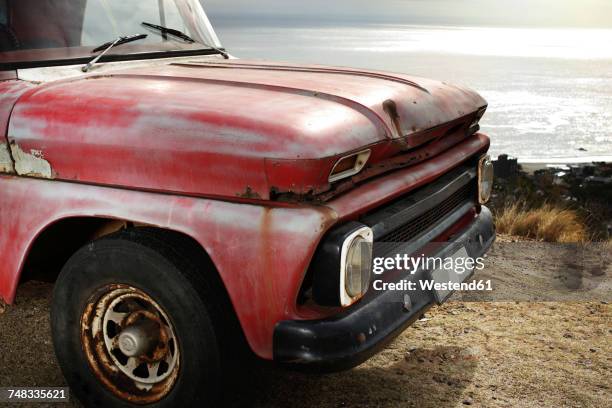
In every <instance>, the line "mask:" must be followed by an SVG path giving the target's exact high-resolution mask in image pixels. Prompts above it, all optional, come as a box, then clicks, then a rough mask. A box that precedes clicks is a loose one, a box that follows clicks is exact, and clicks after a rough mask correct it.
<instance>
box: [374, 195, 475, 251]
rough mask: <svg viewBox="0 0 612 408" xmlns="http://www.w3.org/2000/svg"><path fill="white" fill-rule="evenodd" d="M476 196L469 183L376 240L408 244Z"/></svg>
mask: <svg viewBox="0 0 612 408" xmlns="http://www.w3.org/2000/svg"><path fill="white" fill-rule="evenodd" d="M475 195H476V190H475V185H474V183H469V184H466V185H464V186H463V187H461V188H460V189H459V190H457V191H456V192H454V193H453V194H452V195H451V196H450V197H448V198H446V199H445V200H443V201H442V202H440V203H439V204H438V205H437V206H435V207H433V208H431V209H429V210H427V211H425V212H424V213H423V214H421V215H419V216H417V217H416V218H414V219H412V220H411V221H409V222H407V223H406V224H404V225H402V226H400V227H399V228H397V229H395V230H393V231H391V232H389V233H387V234H385V235H384V236H382V237H380V238H378V239H377V241H378V242H409V241H411V240H413V239H414V238H416V237H417V236H419V235H420V234H422V233H423V232H425V231H427V230H429V229H430V228H431V227H433V226H434V225H435V224H437V223H438V222H440V221H441V220H442V219H443V218H444V217H445V216H447V215H448V214H450V213H451V212H453V211H454V210H455V209H457V208H459V207H460V206H461V205H463V204H464V203H465V202H466V201H469V200H471V199H473V197H475Z"/></svg>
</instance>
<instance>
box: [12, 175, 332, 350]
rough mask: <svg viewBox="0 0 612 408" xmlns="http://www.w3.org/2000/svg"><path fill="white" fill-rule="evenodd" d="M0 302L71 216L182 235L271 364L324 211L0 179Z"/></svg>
mask: <svg viewBox="0 0 612 408" xmlns="http://www.w3.org/2000/svg"><path fill="white" fill-rule="evenodd" d="M0 191H2V194H0V224H1V225H2V233H1V234H0V253H2V254H5V255H6V254H11V256H5V257H4V258H3V261H2V262H1V263H0V297H2V298H3V299H4V300H5V301H7V302H9V303H10V302H12V301H13V300H14V296H15V290H16V287H17V283H18V278H19V273H20V270H21V267H22V265H23V261H24V259H25V257H26V255H27V253H28V250H29V246H30V244H31V243H32V241H33V240H34V239H35V237H36V236H37V235H38V234H39V233H40V232H41V231H42V230H43V229H44V228H45V227H47V226H48V225H50V224H51V223H53V222H55V221H57V220H60V219H64V218H69V217H74V216H99V217H108V218H117V219H127V220H132V221H134V222H139V223H144V224H149V225H155V226H159V227H161V228H167V229H171V230H175V231H180V232H183V233H185V234H187V235H189V236H191V237H193V238H194V239H195V240H196V241H198V242H199V243H200V244H201V245H202V246H203V247H204V248H205V249H206V250H207V252H208V254H209V255H210V257H211V258H212V260H213V262H214V263H215V265H216V267H217V269H218V271H219V274H220V275H221V278H222V280H223V282H224V284H225V286H226V288H227V290H228V293H229V294H230V297H231V300H232V302H233V304H234V307H235V309H236V311H237V314H238V318H239V320H240V322H241V324H242V327H243V329H244V331H245V335H246V337H247V339H248V341H249V344H250V345H251V347H252V349H253V351H254V352H255V353H257V354H258V355H260V356H261V357H264V358H271V356H272V333H273V330H274V325H275V324H276V322H277V321H279V320H281V319H287V318H299V313H298V311H297V310H296V301H295V300H296V298H297V294H298V290H299V286H300V284H301V281H302V278H303V275H304V272H305V270H306V269H307V266H308V264H309V262H310V258H311V256H312V253H313V252H314V249H315V247H316V245H317V243H318V241H319V238H320V236H321V235H322V234H323V233H324V231H325V230H326V229H327V228H329V226H330V225H331V224H332V223H333V222H335V215H334V214H333V212H332V211H330V210H328V209H325V208H319V209H317V208H267V207H262V206H255V205H248V204H236V203H229V202H223V201H217V200H208V199H198V198H189V197H179V196H169V195H164V194H154V193H145V192H137V191H130V190H118V189H113V188H107V187H96V186H87V185H81V184H75V183H65V182H60V181H50V180H41V179H35V178H24V177H17V176H1V175H0Z"/></svg>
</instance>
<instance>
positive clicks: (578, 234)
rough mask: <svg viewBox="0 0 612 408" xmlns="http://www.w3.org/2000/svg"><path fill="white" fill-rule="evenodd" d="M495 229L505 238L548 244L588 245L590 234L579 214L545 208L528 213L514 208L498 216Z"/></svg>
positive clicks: (504, 210) (544, 206)
mask: <svg viewBox="0 0 612 408" xmlns="http://www.w3.org/2000/svg"><path fill="white" fill-rule="evenodd" d="M495 225H496V227H497V231H498V232H499V233H501V234H510V235H516V236H520V237H526V238H533V239H537V240H539V241H546V242H584V241H586V240H587V239H588V232H587V228H586V226H585V224H584V222H583V221H582V220H581V218H580V217H579V216H578V214H577V213H576V212H575V211H572V210H567V209H562V208H558V207H553V206H552V205H549V204H545V205H543V206H542V207H540V208H536V209H528V208H526V207H525V205H522V204H516V203H515V204H512V205H509V206H507V207H505V208H504V209H503V210H502V211H501V212H500V213H499V214H497V217H496V221H495Z"/></svg>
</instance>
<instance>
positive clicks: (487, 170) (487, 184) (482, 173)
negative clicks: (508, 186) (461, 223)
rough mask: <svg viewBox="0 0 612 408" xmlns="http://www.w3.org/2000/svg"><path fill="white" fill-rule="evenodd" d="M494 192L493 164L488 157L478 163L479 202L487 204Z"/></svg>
mask: <svg viewBox="0 0 612 408" xmlns="http://www.w3.org/2000/svg"><path fill="white" fill-rule="evenodd" d="M492 192H493V163H492V162H491V158H490V157H489V156H488V155H487V156H484V157H482V158H481V159H480V161H479V162H478V202H479V203H480V204H486V203H487V202H488V201H489V199H490V198H491V193H492Z"/></svg>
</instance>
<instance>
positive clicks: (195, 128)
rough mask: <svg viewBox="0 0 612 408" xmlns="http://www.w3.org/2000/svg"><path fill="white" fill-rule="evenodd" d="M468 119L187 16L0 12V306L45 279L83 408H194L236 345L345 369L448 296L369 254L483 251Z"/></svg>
mask: <svg viewBox="0 0 612 408" xmlns="http://www.w3.org/2000/svg"><path fill="white" fill-rule="evenodd" d="M486 107H487V104H486V101H485V100H484V99H483V98H482V97H481V96H479V95H478V94H477V93H476V92H474V91H471V90H469V89H467V88H465V87H461V86H455V85H451V84H447V83H443V82H440V81H435V80H430V79H425V78H418V77H413V76H410V75H406V74H396V73H388V72H380V71H372V70H364V69H356V68H344V67H329V66H319V65H302V64H291V63H281V62H270V61H264V60H242V59H239V58H237V57H235V56H233V55H231V50H226V49H225V48H224V47H223V45H222V43H221V42H220V40H219V38H218V37H217V35H216V34H215V32H214V29H213V27H212V25H211V23H210V21H209V19H208V18H207V16H206V13H205V11H204V9H203V7H202V4H201V2H200V1H199V0H159V1H158V0H155V1H153V0H139V1H126V0H123V1H119V0H77V1H64V0H44V1H41V0H36V1H34V0H19V1H17V0H0V131H1V132H2V135H0V225H2V229H0V251H1V252H2V253H3V254H4V261H3V263H2V264H1V265H0V298H2V299H3V300H4V301H5V302H7V303H9V304H10V303H12V302H13V301H14V299H15V293H16V290H17V287H18V285H19V282H20V281H22V280H23V279H27V278H28V276H31V275H32V274H42V275H44V276H45V277H46V278H49V279H52V280H53V281H55V289H54V295H53V304H52V310H51V321H52V331H53V341H54V346H55V350H56V355H57V357H58V361H59V363H60V366H61V368H62V371H63V373H64V376H65V377H66V380H67V382H68V384H69V385H70V387H71V390H72V392H73V393H74V394H75V395H76V396H77V398H78V399H79V400H81V401H82V403H83V404H84V405H85V406H138V405H151V406H160V407H161V406H175V405H177V404H188V405H195V404H211V405H212V404H214V402H213V401H214V400H215V395H216V394H217V391H218V389H219V382H220V381H222V379H223V377H224V373H227V372H228V371H230V372H231V368H230V367H235V365H233V363H236V362H237V363H238V364H240V362H241V361H242V360H241V358H242V357H238V356H242V354H241V353H238V351H237V350H238V349H244V351H245V352H246V353H248V354H252V355H255V356H257V357H258V358H261V359H264V360H271V361H274V362H277V363H279V364H283V365H289V366H291V367H294V368H308V369H313V368H314V369H318V370H325V371H330V370H340V369H349V368H351V367H354V366H356V365H358V364H360V363H361V362H363V361H365V360H366V359H367V358H368V357H370V356H371V355H373V354H374V353H376V351H378V350H380V348H381V347H384V345H385V344H387V343H388V342H389V341H391V340H392V339H393V338H394V337H395V336H397V335H399V334H400V333H401V332H402V331H403V330H404V329H406V328H407V327H408V326H409V325H410V324H411V323H412V322H414V321H415V320H416V319H417V318H418V317H419V316H420V315H422V314H423V313H424V312H425V311H426V310H427V309H428V308H430V307H431V306H433V305H435V304H439V303H441V302H443V301H445V300H446V298H447V297H448V295H449V294H450V293H445V294H443V295H441V293H439V292H436V291H435V290H426V289H423V290H416V291H410V292H407V291H396V290H377V289H375V288H374V286H375V285H374V283H373V282H374V281H375V278H376V279H377V280H381V279H382V280H383V281H384V282H387V283H393V282H399V281H402V280H409V281H418V280H422V279H427V278H428V277H429V278H431V277H432V276H433V275H432V274H433V272H435V271H432V270H428V269H427V268H421V269H419V270H415V271H412V272H411V273H407V274H406V273H400V272H398V271H396V273H390V274H386V275H384V276H382V277H380V278H378V277H375V276H374V273H373V269H372V264H373V261H372V260H373V258H375V257H377V256H383V255H384V253H383V252H384V248H392V250H393V251H395V252H399V253H404V254H416V253H420V252H424V251H425V249H427V251H428V253H429V254H431V255H435V256H438V257H446V256H455V255H456V254H458V253H461V254H464V255H465V256H469V257H470V258H478V257H481V256H483V255H484V254H485V253H486V251H487V250H488V248H489V247H490V246H491V244H492V243H493V240H494V238H495V232H494V226H493V221H492V216H491V213H490V211H489V210H488V209H487V208H486V206H485V204H486V202H487V200H488V198H489V195H490V193H491V184H492V168H491V162H490V160H489V158H488V156H487V155H486V153H487V150H488V148H489V138H488V137H487V136H486V135H484V134H482V133H480V128H479V121H480V119H481V118H482V116H483V115H484V113H485V110H486ZM381 251H383V252H381ZM472 272H473V271H470V273H468V274H466V275H465V276H464V277H463V278H462V279H468V278H469V277H470V276H471V273H472ZM379 283H380V282H379ZM379 286H380V285H379ZM377 287H378V286H377ZM387 287H388V286H387Z"/></svg>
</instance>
